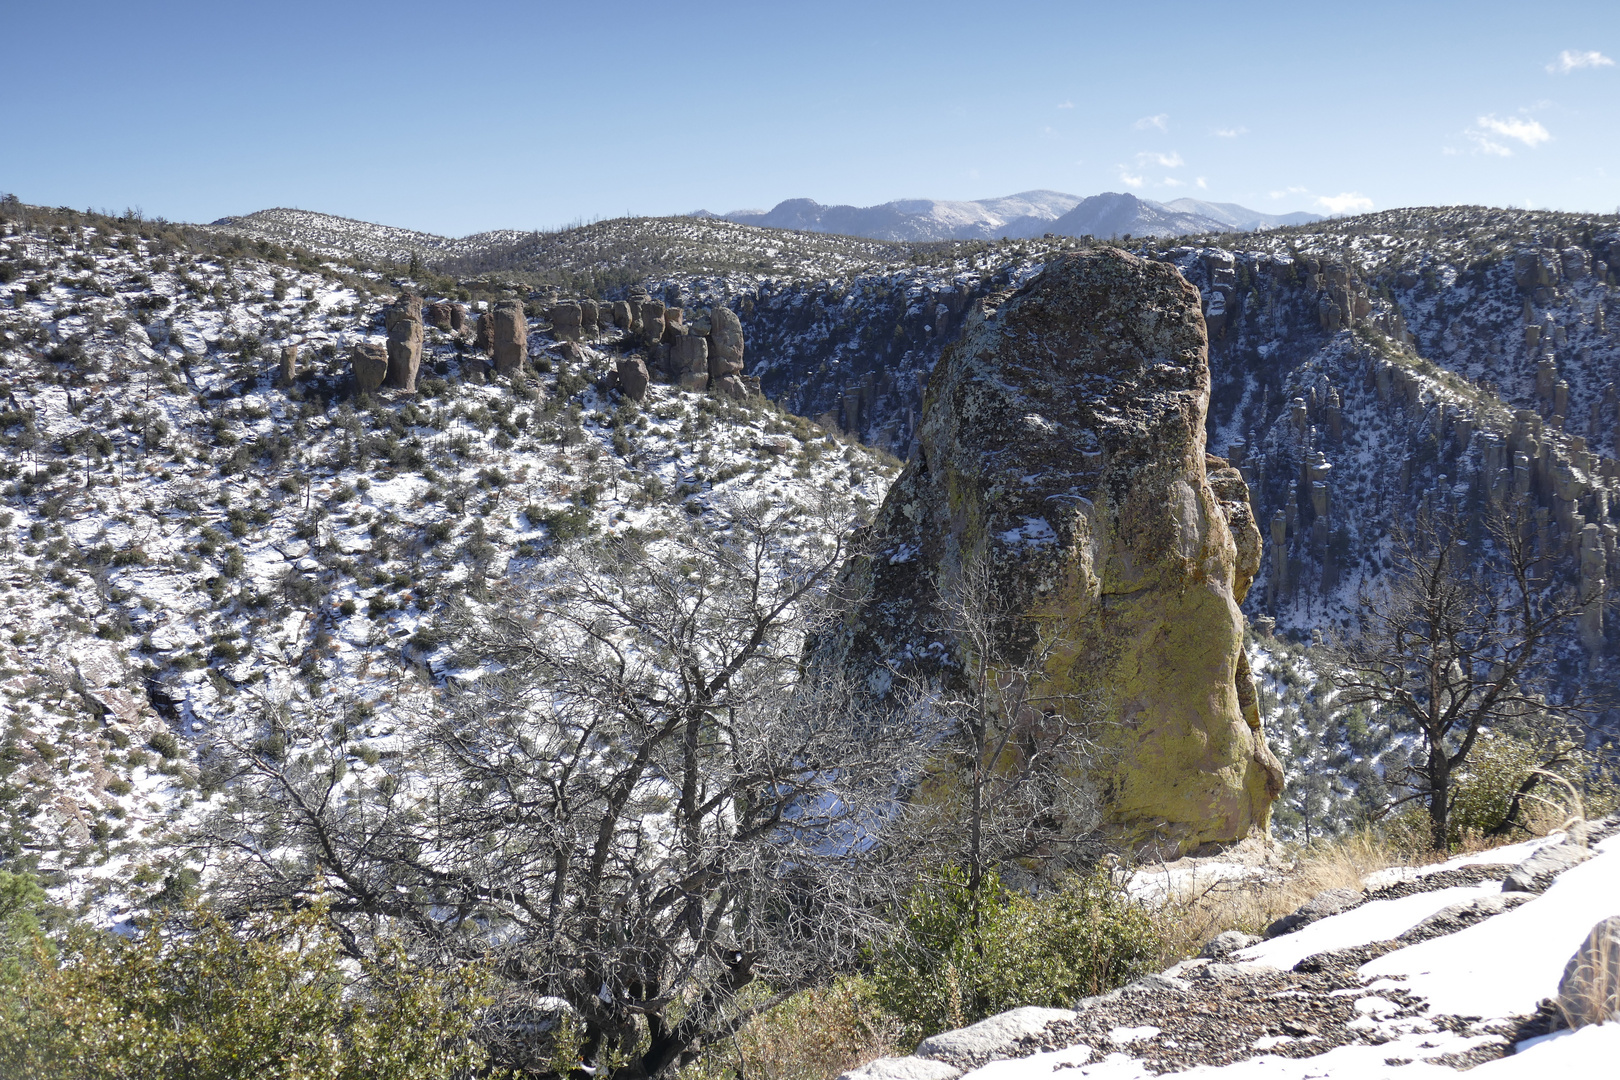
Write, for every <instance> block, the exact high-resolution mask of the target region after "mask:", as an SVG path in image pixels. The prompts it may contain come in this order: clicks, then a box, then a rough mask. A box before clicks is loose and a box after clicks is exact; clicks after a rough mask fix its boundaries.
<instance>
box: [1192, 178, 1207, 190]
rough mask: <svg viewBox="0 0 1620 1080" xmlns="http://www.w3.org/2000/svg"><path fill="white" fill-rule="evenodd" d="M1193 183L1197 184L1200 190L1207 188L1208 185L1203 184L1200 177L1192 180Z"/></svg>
mask: <svg viewBox="0 0 1620 1080" xmlns="http://www.w3.org/2000/svg"><path fill="white" fill-rule="evenodd" d="M1193 183H1195V184H1197V185H1198V186H1199V187H1201V188H1207V187H1209V185H1208V184H1206V183H1204V178H1203V177H1202V176H1200V177H1199V178H1198V179H1197V180H1194V181H1193Z"/></svg>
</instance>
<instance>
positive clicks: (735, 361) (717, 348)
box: [709, 306, 743, 375]
mask: <svg viewBox="0 0 1620 1080" xmlns="http://www.w3.org/2000/svg"><path fill="white" fill-rule="evenodd" d="M709 323H710V330H709V346H710V348H709V351H710V353H711V354H712V355H713V356H715V357H716V358H717V359H718V360H720V362H721V363H722V364H724V365H725V367H724V369H723V370H722V371H721V372H720V374H721V375H741V374H742V370H743V331H742V320H741V319H739V318H737V313H736V312H735V311H732V310H731V309H730V308H727V307H719V306H715V307H712V308H710V309H709Z"/></svg>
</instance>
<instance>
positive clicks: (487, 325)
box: [473, 311, 495, 356]
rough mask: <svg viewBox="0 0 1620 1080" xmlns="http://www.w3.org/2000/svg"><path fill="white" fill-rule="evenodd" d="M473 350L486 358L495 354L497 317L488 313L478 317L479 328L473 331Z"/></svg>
mask: <svg viewBox="0 0 1620 1080" xmlns="http://www.w3.org/2000/svg"><path fill="white" fill-rule="evenodd" d="M473 348H474V349H476V350H477V351H478V352H480V353H482V354H483V355H485V356H489V355H491V354H493V353H494V352H495V316H494V315H493V314H491V313H490V312H488V311H485V312H482V313H481V314H480V315H479V316H478V328H477V329H476V330H474V331H473Z"/></svg>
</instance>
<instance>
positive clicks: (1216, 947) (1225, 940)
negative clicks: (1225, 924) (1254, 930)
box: [1198, 930, 1262, 960]
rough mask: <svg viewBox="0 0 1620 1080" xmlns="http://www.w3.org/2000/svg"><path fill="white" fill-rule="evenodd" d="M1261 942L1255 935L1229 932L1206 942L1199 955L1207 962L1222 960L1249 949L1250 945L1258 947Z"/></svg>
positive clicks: (1237, 931)
mask: <svg viewBox="0 0 1620 1080" xmlns="http://www.w3.org/2000/svg"><path fill="white" fill-rule="evenodd" d="M1261 940H1262V939H1261V938H1258V937H1256V936H1255V935H1253V934H1245V933H1244V932H1243V931H1241V930H1227V931H1226V932H1225V933H1221V934H1216V935H1215V936H1214V937H1213V938H1211V939H1210V940H1209V941H1208V942H1206V943H1205V945H1204V947H1203V948H1202V949H1201V950H1199V953H1198V955H1199V956H1201V957H1203V958H1204V959H1205V960H1222V959H1225V958H1226V957H1228V956H1230V955H1232V954H1233V953H1235V952H1237V951H1238V950H1239V949H1247V948H1248V947H1249V946H1250V945H1258V944H1259V943H1260V941H1261Z"/></svg>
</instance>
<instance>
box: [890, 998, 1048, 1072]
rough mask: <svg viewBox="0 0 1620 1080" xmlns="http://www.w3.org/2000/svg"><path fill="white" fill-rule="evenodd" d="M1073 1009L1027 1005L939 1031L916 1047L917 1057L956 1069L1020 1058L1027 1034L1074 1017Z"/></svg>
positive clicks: (1041, 1032) (1043, 1031) (1039, 1032)
mask: <svg viewBox="0 0 1620 1080" xmlns="http://www.w3.org/2000/svg"><path fill="white" fill-rule="evenodd" d="M1074 1016H1075V1014H1074V1010H1073V1009H1043V1008H1039V1007H1038V1006H1034V1005H1026V1006H1024V1007H1023V1008H1021V1009H1010V1010H1008V1011H1007V1012H1004V1013H1001V1014H999V1015H996V1016H992V1017H990V1018H989V1019H987V1020H980V1021H979V1022H978V1023H977V1024H969V1025H968V1026H967V1027H965V1028H957V1029H956V1030H955V1031H946V1032H942V1033H941V1034H939V1035H932V1036H930V1037H928V1038H926V1039H924V1040H923V1041H922V1042H921V1043H920V1044H918V1046H917V1056H918V1057H920V1058H924V1059H927V1060H929V1061H943V1062H945V1063H946V1064H948V1065H954V1066H956V1067H957V1068H959V1069H968V1068H976V1067H978V1066H980V1065H983V1064H984V1063H985V1062H987V1061H998V1060H1000V1059H1002V1058H1011V1057H1023V1056H1025V1054H1026V1053H1027V1050H1026V1049H1025V1048H1024V1047H1023V1045H1022V1044H1023V1041H1024V1040H1025V1039H1027V1038H1029V1037H1030V1036H1038V1035H1042V1034H1044V1033H1045V1031H1046V1028H1047V1025H1048V1024H1055V1023H1058V1022H1059V1021H1067V1020H1073V1019H1074Z"/></svg>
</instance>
